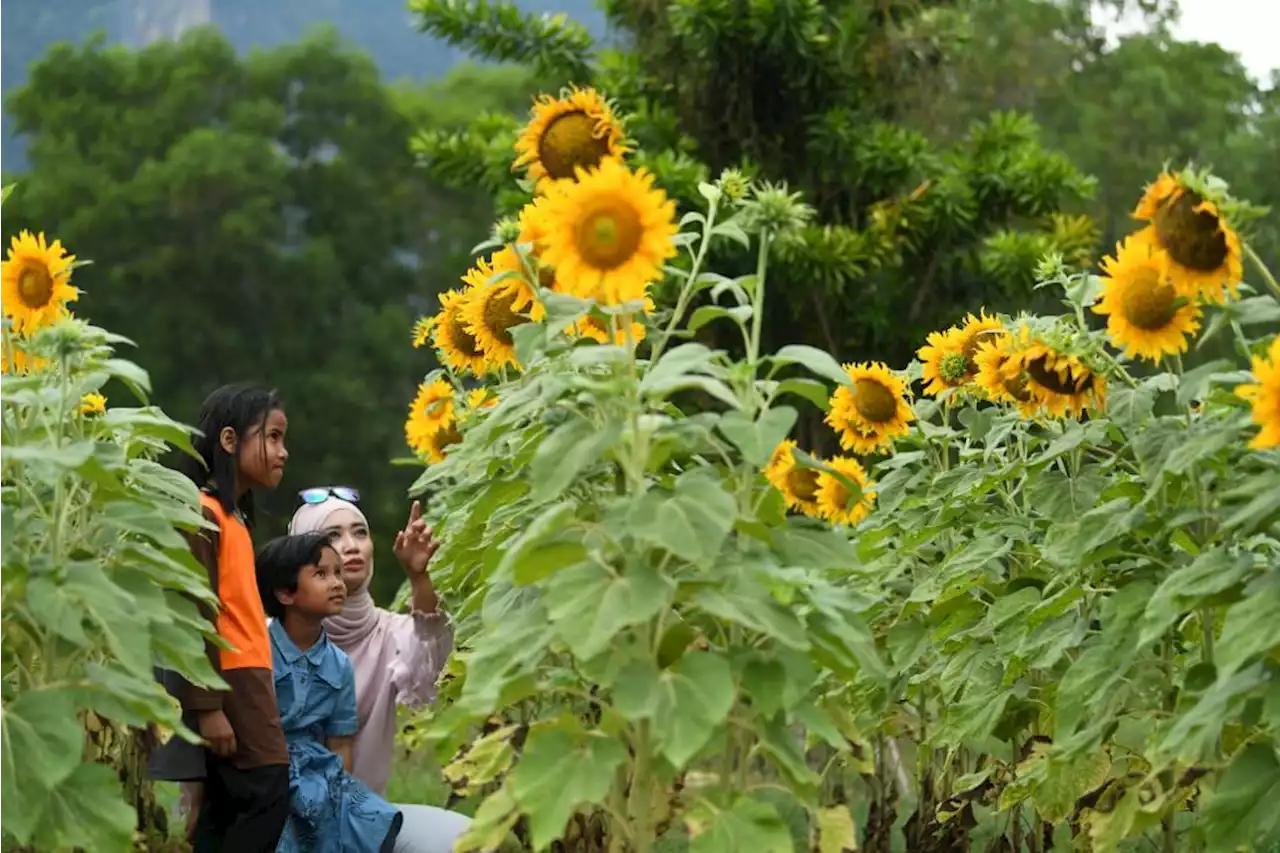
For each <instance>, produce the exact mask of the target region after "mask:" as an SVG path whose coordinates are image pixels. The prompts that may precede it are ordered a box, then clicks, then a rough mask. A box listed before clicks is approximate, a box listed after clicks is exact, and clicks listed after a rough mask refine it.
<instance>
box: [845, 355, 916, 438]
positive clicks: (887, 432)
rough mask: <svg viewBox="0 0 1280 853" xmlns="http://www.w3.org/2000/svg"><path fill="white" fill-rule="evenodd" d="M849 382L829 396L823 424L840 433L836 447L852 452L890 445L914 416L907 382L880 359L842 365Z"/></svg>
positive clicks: (905, 429) (905, 431) (903, 432)
mask: <svg viewBox="0 0 1280 853" xmlns="http://www.w3.org/2000/svg"><path fill="white" fill-rule="evenodd" d="M844 372H845V373H846V374H847V375H848V377H849V385H841V386H840V387H839V388H837V389H836V391H835V393H834V394H832V395H831V409H830V411H828V412H827V418H826V420H827V423H828V424H830V425H831V426H832V427H833V428H834V429H835V430H836V431H837V432H838V433H840V446H841V447H843V448H844V449H845V450H852V451H853V452H855V453H862V454H866V453H874V452H876V451H877V450H881V449H889V448H892V447H893V440H894V439H895V438H897V437H899V436H903V435H906V434H907V431H908V427H907V424H909V423H911V421H914V420H915V419H916V416H915V413H914V412H912V411H911V406H910V404H908V403H907V383H906V382H904V381H903V380H902V379H900V378H898V377H897V376H895V375H894V374H893V372H892V371H890V370H889V368H888V366H886V365H885V364H884V363H882V362H879V361H877V362H872V363H869V364H868V363H859V364H846V365H845V366H844Z"/></svg>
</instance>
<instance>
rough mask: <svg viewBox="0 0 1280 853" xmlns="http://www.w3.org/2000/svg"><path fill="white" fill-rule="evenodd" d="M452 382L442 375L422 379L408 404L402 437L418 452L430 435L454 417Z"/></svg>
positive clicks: (453, 419)
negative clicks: (431, 380) (424, 380)
mask: <svg viewBox="0 0 1280 853" xmlns="http://www.w3.org/2000/svg"><path fill="white" fill-rule="evenodd" d="M456 417H457V416H456V412H455V411H454V400H453V386H452V385H450V384H449V383H448V382H446V381H445V380H443V379H437V380H435V381H434V382H423V383H422V384H421V385H419V386H418V394H417V396H416V397H414V398H413V402H412V403H410V404H409V417H408V419H407V420H406V421H405V424H404V434H405V440H406V441H407V442H408V444H409V446H410V447H412V448H413V449H414V450H415V451H417V452H418V453H421V452H423V450H424V449H425V448H426V446H427V444H428V443H429V442H430V440H431V436H432V435H434V434H435V433H436V432H438V431H440V430H441V429H444V428H446V427H451V426H453V423H454V421H455V420H456Z"/></svg>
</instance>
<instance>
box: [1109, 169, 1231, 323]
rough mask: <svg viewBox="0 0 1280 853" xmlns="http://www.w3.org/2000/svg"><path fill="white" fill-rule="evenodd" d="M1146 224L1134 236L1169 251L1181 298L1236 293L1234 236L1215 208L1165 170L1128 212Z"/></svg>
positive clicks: (1210, 298) (1215, 299) (1220, 299)
mask: <svg viewBox="0 0 1280 853" xmlns="http://www.w3.org/2000/svg"><path fill="white" fill-rule="evenodd" d="M1133 216H1134V218H1135V219H1141V220H1143V221H1146V222H1150V223H1151V224H1150V225H1148V226H1147V227H1146V228H1144V229H1142V230H1141V231H1139V232H1138V233H1137V234H1136V235H1134V236H1136V237H1137V238H1138V239H1141V240H1145V241H1147V242H1148V243H1151V244H1152V245H1154V246H1158V247H1159V248H1161V249H1164V250H1165V251H1166V252H1168V253H1169V260H1170V264H1169V275H1170V279H1171V281H1172V283H1173V286H1174V288H1175V289H1177V291H1178V292H1179V293H1181V294H1182V295H1183V296H1188V297H1193V298H1200V299H1203V300H1204V301H1206V302H1216V303H1222V302H1225V301H1226V292H1227V291H1228V290H1229V291H1230V292H1231V295H1232V296H1235V295H1236V286H1237V285H1238V284H1239V283H1240V279H1241V278H1243V276H1244V264H1243V261H1242V260H1241V245H1240V236H1239V235H1238V234H1236V232H1235V231H1234V230H1233V229H1232V228H1231V226H1230V225H1228V224H1227V221H1226V220H1225V219H1223V218H1222V215H1221V214H1220V213H1219V211H1218V206H1217V205H1216V204H1214V203H1213V202H1212V201H1210V200H1208V199H1206V198H1204V197H1203V196H1201V195H1200V194H1199V193H1198V192H1196V191H1195V190H1192V189H1190V188H1188V187H1186V186H1184V185H1183V184H1182V182H1181V181H1180V180H1179V179H1178V178H1177V177H1175V176H1174V175H1170V174H1168V173H1167V172H1166V173H1164V174H1162V175H1160V177H1158V178H1157V179H1156V180H1155V182H1154V183H1152V184H1151V185H1150V186H1148V187H1147V190H1146V192H1145V193H1143V196H1142V200H1141V201H1139V202H1138V207H1137V209H1136V210H1134V212H1133Z"/></svg>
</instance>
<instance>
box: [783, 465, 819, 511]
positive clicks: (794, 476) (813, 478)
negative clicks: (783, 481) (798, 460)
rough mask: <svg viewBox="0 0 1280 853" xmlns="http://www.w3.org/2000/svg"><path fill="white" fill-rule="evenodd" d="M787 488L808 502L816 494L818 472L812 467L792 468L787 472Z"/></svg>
mask: <svg viewBox="0 0 1280 853" xmlns="http://www.w3.org/2000/svg"><path fill="white" fill-rule="evenodd" d="M787 488H789V489H791V493H792V494H793V495H795V496H796V497H797V498H798V499H799V500H802V501H805V502H806V503H808V502H809V501H812V500H813V499H814V498H816V497H817V496H818V472H817V471H815V470H813V469H812V468H800V467H796V468H792V469H791V470H790V471H788V472H787Z"/></svg>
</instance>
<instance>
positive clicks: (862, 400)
mask: <svg viewBox="0 0 1280 853" xmlns="http://www.w3.org/2000/svg"><path fill="white" fill-rule="evenodd" d="M853 406H854V408H855V409H857V410H858V414H860V415H862V417H864V418H866V419H867V420H869V421H871V423H873V424H882V423H885V422H886V421H891V420H893V418H894V416H895V415H896V414H897V413H898V398H897V397H896V396H895V395H894V393H893V392H892V391H890V390H889V389H888V388H886V387H884V386H883V385H881V384H880V383H879V382H877V381H875V380H874V379H859V380H858V381H857V382H855V383H853Z"/></svg>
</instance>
